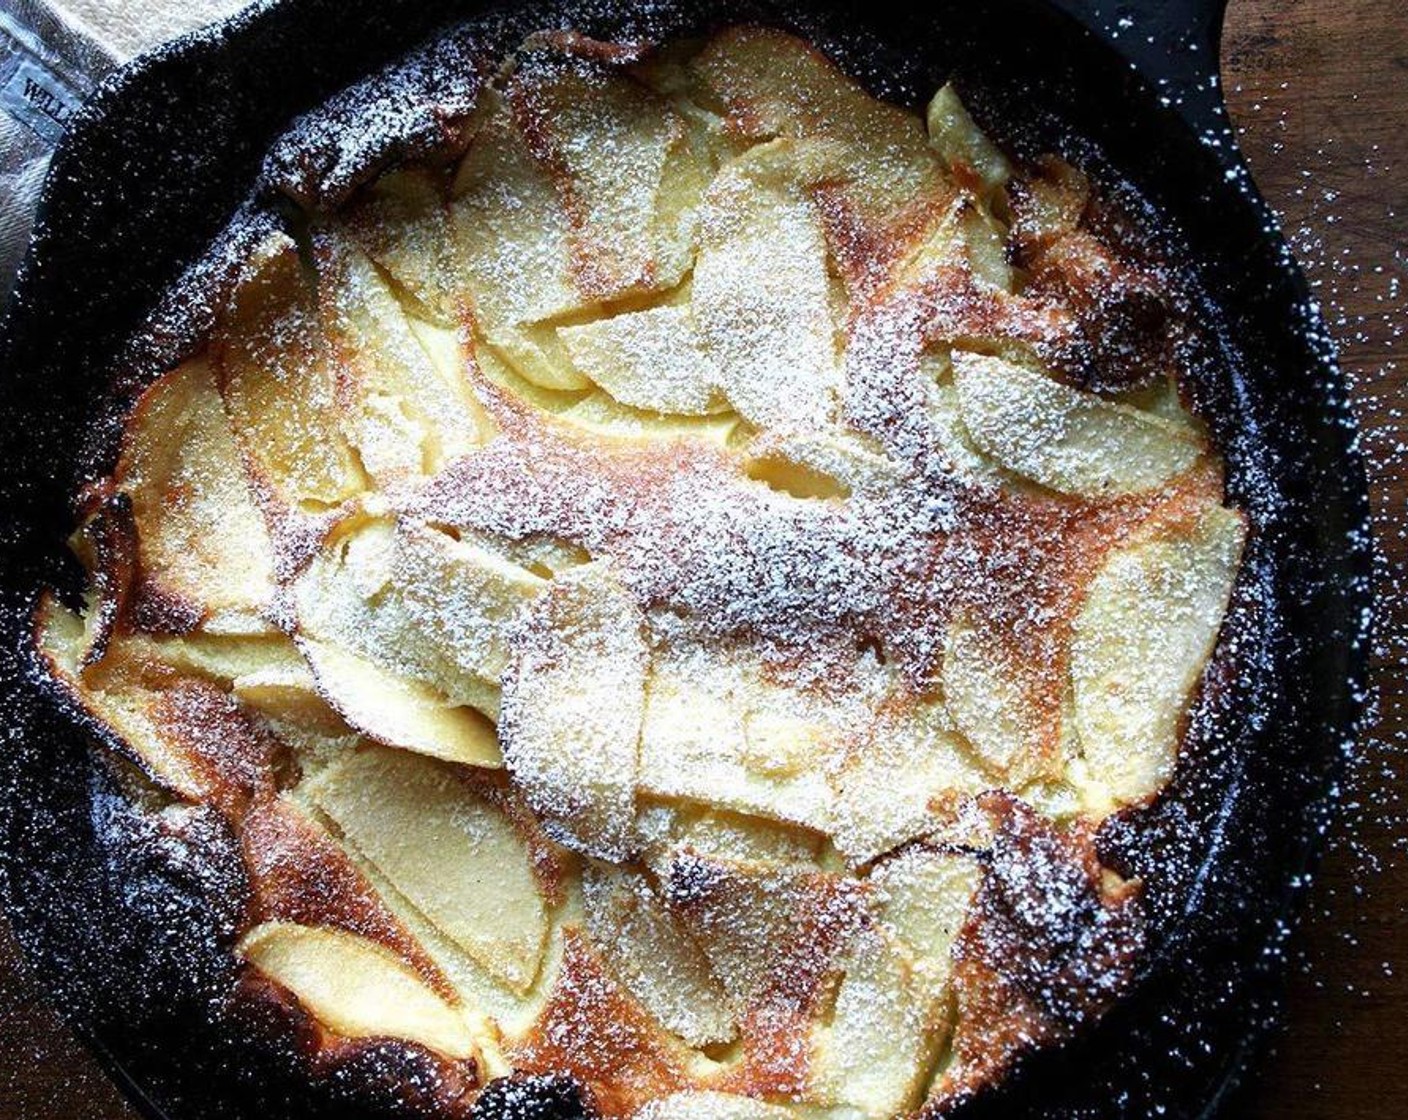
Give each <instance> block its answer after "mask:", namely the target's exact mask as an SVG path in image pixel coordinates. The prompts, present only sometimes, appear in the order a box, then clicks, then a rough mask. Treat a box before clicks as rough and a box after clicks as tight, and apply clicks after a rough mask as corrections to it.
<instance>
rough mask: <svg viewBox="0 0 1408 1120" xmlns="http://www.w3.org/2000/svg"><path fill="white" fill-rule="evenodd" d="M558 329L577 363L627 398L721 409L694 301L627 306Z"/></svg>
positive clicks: (686, 411)
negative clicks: (635, 308)
mask: <svg viewBox="0 0 1408 1120" xmlns="http://www.w3.org/2000/svg"><path fill="white" fill-rule="evenodd" d="M557 333H558V336H559V337H560V338H561V339H562V342H563V345H564V346H566V348H567V353H568V355H569V357H571V359H572V363H573V365H575V366H576V367H577V369H578V370H580V371H581V372H582V374H583V375H584V376H586V377H589V378H590V379H591V380H592V381H594V382H596V383H597V384H598V385H600V386H601V387H602V388H603V389H605V390H606V391H607V392H608V393H610V394H611V395H612V396H613V397H615V398H616V399H617V400H618V401H620V402H621V403H622V404H626V405H630V406H631V407H632V408H641V409H646V410H649V411H652V412H669V413H680V414H683V415H687V416H700V415H704V414H706V413H710V412H717V411H719V407H720V405H719V401H718V396H717V393H716V392H715V388H714V378H713V374H712V370H711V366H710V363H709V361H708V359H707V358H706V357H705V355H704V351H703V347H702V346H701V344H700V339H699V335H698V332H697V331H696V329H695V326H694V318H693V315H692V314H691V312H690V309H689V307H688V306H680V305H675V304H665V305H662V306H660V307H651V308H647V309H646V310H644V311H630V312H625V313H623V314H620V315H613V316H611V317H610V318H606V319H595V320H593V321H591V322H589V323H583V324H581V325H580V326H573V327H559V328H558V332H557Z"/></svg>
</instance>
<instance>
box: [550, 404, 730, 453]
mask: <svg viewBox="0 0 1408 1120" xmlns="http://www.w3.org/2000/svg"><path fill="white" fill-rule="evenodd" d="M556 418H557V419H559V420H561V421H562V422H564V423H566V424H570V425H572V426H573V427H576V428H580V429H582V430H584V431H587V432H590V433H591V434H592V435H594V436H600V437H605V438H607V439H616V440H628V441H631V442H659V441H673V440H690V441H695V440H697V441H699V442H701V443H710V444H713V445H715V446H716V447H725V446H727V445H728V443H729V442H730V440H731V439H732V438H733V436H734V433H735V432H736V431H737V429H738V426H739V418H738V414H737V413H736V412H731V411H724V412H716V413H710V414H708V415H703V416H686V415H681V414H679V413H670V414H668V415H663V416H662V415H661V414H659V413H656V412H645V411H643V410H641V409H638V408H631V407H629V406H627V405H624V404H622V403H620V402H619V401H618V400H616V398H614V397H612V396H611V395H610V394H609V393H606V392H604V391H597V392H594V393H588V394H587V395H586V396H585V397H582V398H581V399H580V400H579V401H576V402H575V403H573V404H571V405H569V406H568V407H566V408H563V409H561V410H560V411H559V412H558V413H557V414H556Z"/></svg>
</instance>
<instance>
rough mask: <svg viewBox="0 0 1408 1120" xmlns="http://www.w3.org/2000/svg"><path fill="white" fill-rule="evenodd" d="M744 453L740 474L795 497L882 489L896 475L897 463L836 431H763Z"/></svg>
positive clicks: (838, 494)
mask: <svg viewBox="0 0 1408 1120" xmlns="http://www.w3.org/2000/svg"><path fill="white" fill-rule="evenodd" d="M747 451H748V458H747V460H746V461H745V463H744V465H743V469H744V473H746V474H747V475H748V477H749V478H752V479H755V480H757V481H759V482H764V483H766V484H767V485H769V486H771V487H772V488H773V489H774V490H778V491H780V492H782V493H784V494H791V495H792V496H793V497H794V498H848V497H850V496H851V494H852V493H854V492H856V491H862V492H863V491H876V490H883V489H886V488H889V487H891V486H893V485H894V484H895V483H896V482H897V481H898V480H899V478H900V473H901V470H900V467H899V465H898V464H897V463H895V462H894V461H892V460H890V459H887V458H886V457H885V456H884V455H882V454H880V453H878V452H877V451H874V450H872V448H871V447H870V446H869V445H868V444H867V443H866V442H865V441H864V440H863V439H861V438H860V437H859V436H856V435H853V434H851V433H849V432H845V431H842V430H840V429H833V430H830V431H825V432H776V433H764V434H762V435H760V436H759V437H758V438H757V439H754V440H752V441H751V442H750V443H749V444H748V447H747Z"/></svg>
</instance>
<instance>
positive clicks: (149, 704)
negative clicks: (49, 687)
mask: <svg viewBox="0 0 1408 1120" xmlns="http://www.w3.org/2000/svg"><path fill="white" fill-rule="evenodd" d="M36 639H37V645H38V649H39V654H40V656H41V657H42V658H43V659H44V662H45V664H46V666H47V668H48V671H49V674H50V676H51V677H52V678H53V679H54V680H55V681H56V682H57V683H58V684H59V686H60V687H62V688H63V689H64V691H65V692H66V693H67V694H68V695H69V697H70V698H71V699H72V700H73V702H74V703H76V704H77V705H79V707H80V708H82V709H83V710H84V711H86V712H87V713H88V714H89V715H91V716H92V717H93V719H94V720H95V721H96V723H97V725H98V726H99V727H101V728H103V729H105V730H106V731H107V732H108V733H110V734H107V735H105V736H104V738H105V739H106V740H107V742H108V745H110V746H112V747H113V748H115V749H116V750H117V751H118V752H119V753H121V754H123V755H125V756H127V757H128V758H129V759H130V760H131V761H132V762H135V763H136V764H137V765H138V766H140V767H141V768H142V769H143V770H144V771H145V772H146V773H147V774H148V775H149V776H150V777H151V778H152V779H153V780H154V781H155V782H156V783H157V784H159V785H160V786H162V787H163V788H165V789H168V790H171V791H173V792H175V793H178V794H180V795H182V796H183V797H187V798H190V799H191V800H197V799H199V798H200V797H202V796H204V795H205V793H206V792H207V790H206V788H205V782H204V780H203V778H202V775H201V773H200V770H199V768H198V767H196V766H194V765H193V764H192V762H191V760H190V759H189V758H188V757H187V756H186V754H185V752H183V751H181V750H180V749H179V748H178V747H177V746H176V745H175V744H173V743H171V742H170V741H169V740H168V738H167V737H166V736H165V735H164V734H163V733H162V727H161V723H160V721H159V720H158V719H157V718H156V712H155V709H156V705H157V699H158V698H157V696H156V694H155V693H154V692H153V691H152V690H151V689H149V688H147V687H145V686H144V685H143V684H142V682H141V680H140V672H139V668H140V667H139V666H138V665H134V664H129V663H127V661H126V659H125V658H124V657H123V656H122V655H121V654H120V653H119V654H118V656H116V657H113V656H111V655H109V657H108V658H105V659H104V665H103V669H104V673H103V676H102V677H101V678H100V679H97V680H89V679H87V677H86V675H85V672H84V666H83V659H84V655H85V654H86V653H87V651H88V632H87V628H86V627H85V626H84V622H83V619H82V618H80V617H79V616H78V615H76V614H74V613H73V612H72V611H70V610H69V609H68V608H67V607H65V606H63V604H61V603H60V602H59V601H58V599H56V598H54V597H53V596H52V595H49V594H45V595H44V596H43V598H41V600H40V604H39V609H38V612H37V617H36Z"/></svg>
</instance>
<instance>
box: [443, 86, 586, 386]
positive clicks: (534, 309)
mask: <svg viewBox="0 0 1408 1120" xmlns="http://www.w3.org/2000/svg"><path fill="white" fill-rule="evenodd" d="M486 97H488V98H489V100H488V101H487V102H486V105H487V106H488V108H486V111H485V112H486V116H485V121H484V125H483V127H482V128H481V129H480V130H479V132H478V134H477V135H476V136H475V139H474V142H473V144H471V146H470V149H469V152H468V153H467V154H466V155H465V158H464V161H463V162H462V163H461V164H460V168H459V173H458V174H457V176H456V178H455V185H454V191H453V195H454V199H453V201H452V202H451V207H450V212H451V228H452V231H453V235H454V239H455V247H456V268H457V272H458V274H459V275H460V276H462V277H463V282H464V284H465V286H466V288H467V291H468V295H469V297H470V303H471V310H472V312H473V315H474V318H475V321H476V322H477V324H478V326H479V328H480V330H481V331H482V332H483V333H484V336H485V337H486V338H487V339H488V341H489V342H490V343H491V344H493V345H494V346H495V347H496V348H497V349H498V350H499V351H500V352H501V353H502V354H503V356H504V357H505V358H506V359H507V360H508V362H509V363H510V364H511V365H512V366H513V368H514V369H515V370H517V372H518V373H520V374H521V375H522V376H524V377H526V378H528V379H529V380H530V381H532V382H533V383H535V384H537V385H541V386H543V387H544V388H548V389H582V388H585V387H586V386H587V384H588V382H587V381H586V379H585V378H583V377H582V375H581V374H579V373H577V372H576V370H574V369H573V368H572V366H571V363H568V362H562V361H559V360H558V359H557V356H556V355H554V354H553V353H552V352H551V349H550V346H551V343H553V342H555V341H556V336H555V334H553V332H552V331H551V329H550V328H545V329H540V330H536V331H535V330H534V329H533V324H535V323H541V322H542V321H543V320H545V319H550V318H553V317H554V316H559V315H565V314H567V313H569V312H572V311H577V310H580V309H581V308H583V307H585V306H587V305H588V303H589V301H587V300H586V299H584V298H583V296H582V294H581V293H580V292H579V291H578V289H577V286H576V284H575V282H574V279H573V273H572V249H571V243H570V240H569V235H570V225H569V222H568V219H567V214H566V212H565V211H564V209H563V206H562V202H561V200H560V199H559V197H558V193H557V188H556V186H555V185H554V183H553V181H552V177H551V176H550V175H549V174H548V173H547V171H546V170H544V169H543V168H542V167H541V166H540V165H539V164H538V162H537V161H536V160H535V159H534V157H533V154H532V152H530V151H529V149H528V145H527V144H526V143H525V142H524V139H523V136H522V133H521V132H520V130H519V128H518V126H517V125H516V124H515V122H514V120H513V118H512V115H511V113H510V112H509V110H508V107H507V106H506V105H505V104H504V103H503V102H502V101H501V100H498V99H496V98H495V97H494V96H493V95H491V94H486Z"/></svg>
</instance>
